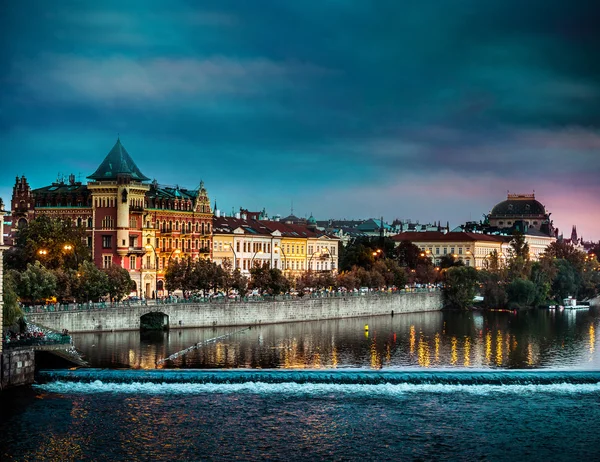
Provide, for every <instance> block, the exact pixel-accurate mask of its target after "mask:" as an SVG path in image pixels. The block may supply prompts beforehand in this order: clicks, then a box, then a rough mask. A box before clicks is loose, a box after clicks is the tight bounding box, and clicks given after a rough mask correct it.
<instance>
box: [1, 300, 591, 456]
mask: <svg viewBox="0 0 600 462" xmlns="http://www.w3.org/2000/svg"><path fill="white" fill-rule="evenodd" d="M366 326H368V329H366ZM599 328H600V315H599V314H598V313H597V312H596V311H594V310H591V311H577V312H566V311H562V312H559V311H556V312H555V311H542V310H539V311H530V312H525V313H519V314H515V313H510V312H488V313H457V312H448V313H442V312H433V313H420V314H407V315H396V316H394V317H391V316H383V317H373V318H364V319H345V320H335V321H323V322H307V323H294V324H285V325H266V326H261V327H255V328H252V329H244V330H242V329H239V328H237V329H236V328H223V329H185V330H171V331H170V332H161V333H154V334H140V333H139V332H126V333H103V334H76V335H74V343H75V345H76V346H77V348H78V349H79V350H80V351H81V352H82V353H83V354H84V356H85V359H87V360H88V361H89V363H90V365H91V366H92V368H91V369H85V370H78V371H39V373H38V384H36V385H35V386H34V387H32V388H31V389H23V390H13V391H10V392H4V393H2V395H0V406H2V419H1V421H0V456H2V457H1V458H2V460H86V459H94V460H231V459H238V460H264V459H272V460H323V459H325V460H365V459H366V460H519V461H521V460H542V459H547V460H583V459H587V460H596V459H597V458H598V456H597V447H598V446H599V444H600V432H598V430H597V428H596V427H597V425H598V422H600V372H599V371H600V353H599V352H598V349H599V348H600V341H599V340H598V338H597V336H596V332H597V331H598V329H599ZM215 339H216V340H215ZM190 347H191V348H190ZM182 351H184V352H183V353H181V352H182ZM178 352H179V353H178ZM169 357H171V359H167V358H169Z"/></svg>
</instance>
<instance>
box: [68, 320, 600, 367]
mask: <svg viewBox="0 0 600 462" xmlns="http://www.w3.org/2000/svg"><path fill="white" fill-rule="evenodd" d="M599 322H600V317H599V315H598V313H597V312H595V311H590V312H587V311H586V312H555V311H543V310H534V311H530V312H525V313H518V314H514V313H505V312H491V313H459V312H447V313H442V312H432V313H418V314H406V315H396V316H393V317H391V316H390V317H373V318H368V319H364V318H361V319H344V320H332V321H320V322H307V323H292V324H279V325H267V326H261V327H254V328H251V329H249V330H245V331H244V332H241V333H237V334H235V335H233V336H230V337H227V338H225V339H222V340H220V341H217V342H213V343H209V344H207V345H205V346H202V347H200V348H198V349H195V350H192V351H190V352H188V353H186V354H184V355H181V356H179V357H178V358H176V359H175V360H172V361H166V362H164V363H162V364H161V366H160V367H167V368H238V367H241V368H289V369H300V368H311V369H319V368H336V367H366V368H373V369H380V368H388V367H423V368H439V367H475V368H538V367H554V368H556V367H565V368H580V369H581V368H587V369H589V368H594V369H596V368H598V367H600V358H599V357H598V354H597V350H598V349H597V342H598V339H597V338H596V335H595V331H596V329H597V328H598V324H599ZM365 324H368V325H369V330H368V331H367V330H365ZM236 330H239V329H235V328H209V329H179V330H171V331H167V332H157V333H151V334H140V333H139V332H115V333H102V334H99V333H95V334H75V335H74V336H73V337H74V342H75V345H76V346H77V348H79V349H80V350H81V351H82V352H83V353H84V354H85V355H86V357H87V359H88V361H89V362H90V364H91V365H92V366H95V367H125V368H141V369H152V368H156V367H157V366H156V364H157V362H158V361H159V360H162V359H164V358H166V357H168V356H169V355H171V354H173V353H175V352H177V351H180V350H183V349H185V348H188V347H189V346H191V345H194V344H196V343H199V342H204V341H206V340H209V339H212V338H215V337H219V336H222V335H224V334H226V333H228V332H232V331H236Z"/></svg>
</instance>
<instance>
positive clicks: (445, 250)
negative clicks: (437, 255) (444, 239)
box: [444, 247, 448, 255]
mask: <svg viewBox="0 0 600 462" xmlns="http://www.w3.org/2000/svg"><path fill="white" fill-rule="evenodd" d="M447 254H448V249H447V248H446V247H444V255H447Z"/></svg>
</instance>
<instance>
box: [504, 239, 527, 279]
mask: <svg viewBox="0 0 600 462" xmlns="http://www.w3.org/2000/svg"><path fill="white" fill-rule="evenodd" d="M508 252H509V256H508V280H509V281H513V280H515V279H528V278H529V275H530V272H531V262H530V261H529V244H527V242H526V241H525V235H524V234H522V233H515V234H513V238H512V240H511V241H510V249H509V251H508Z"/></svg>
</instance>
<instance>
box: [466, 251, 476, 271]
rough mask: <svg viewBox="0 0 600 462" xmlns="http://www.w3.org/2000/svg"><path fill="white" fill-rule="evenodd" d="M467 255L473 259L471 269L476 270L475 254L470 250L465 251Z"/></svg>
mask: <svg viewBox="0 0 600 462" xmlns="http://www.w3.org/2000/svg"><path fill="white" fill-rule="evenodd" d="M467 255H470V256H471V258H472V259H473V268H475V269H477V263H476V262H475V254H474V253H473V252H471V251H470V250H467Z"/></svg>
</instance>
